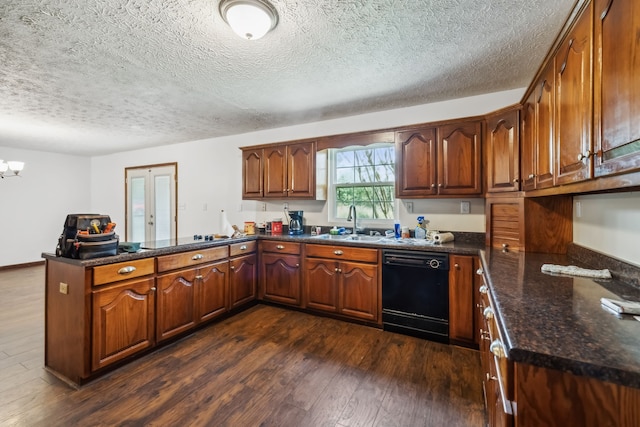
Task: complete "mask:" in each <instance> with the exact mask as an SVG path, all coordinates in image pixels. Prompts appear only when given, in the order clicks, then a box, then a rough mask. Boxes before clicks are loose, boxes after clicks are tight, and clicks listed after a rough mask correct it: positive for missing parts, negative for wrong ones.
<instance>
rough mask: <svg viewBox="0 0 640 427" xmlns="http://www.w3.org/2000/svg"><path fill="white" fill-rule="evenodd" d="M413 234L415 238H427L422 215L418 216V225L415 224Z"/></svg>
mask: <svg viewBox="0 0 640 427" xmlns="http://www.w3.org/2000/svg"><path fill="white" fill-rule="evenodd" d="M414 236H415V238H416V239H426V238H427V230H426V227H425V225H424V217H423V216H419V217H418V225H417V226H416V230H415V232H414Z"/></svg>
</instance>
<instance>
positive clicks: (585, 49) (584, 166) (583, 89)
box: [555, 3, 628, 185]
mask: <svg viewBox="0 0 640 427" xmlns="http://www.w3.org/2000/svg"><path fill="white" fill-rule="evenodd" d="M592 9H593V7H592V4H591V3H590V4H589V6H588V7H587V8H586V9H585V11H584V12H583V13H582V15H581V16H580V17H579V18H578V21H577V22H576V25H575V27H574V28H573V29H572V30H571V31H570V32H569V34H568V35H567V38H566V39H565V40H564V42H563V43H562V45H561V46H560V49H559V50H558V53H557V55H556V108H555V111H556V120H555V123H556V132H555V137H556V139H555V144H556V154H557V157H556V168H555V173H556V185H562V184H567V183H570V182H576V181H583V180H586V179H589V178H591V164H592V159H591V157H590V156H591V150H592V143H591V120H592V117H591V105H592V104H591V92H592V91H591V12H592ZM625 13H628V11H626V12H625Z"/></svg>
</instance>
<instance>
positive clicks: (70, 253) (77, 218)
mask: <svg viewBox="0 0 640 427" xmlns="http://www.w3.org/2000/svg"><path fill="white" fill-rule="evenodd" d="M112 227H113V223H111V218H110V217H109V216H108V215H98V214H69V215H67V219H66V220H65V222H64V228H63V230H62V234H61V235H60V238H59V239H58V247H57V248H56V255H57V256H62V257H66V258H77V259H89V258H100V257H105V256H111V255H116V254H117V253H118V240H119V238H118V235H117V234H116V233H115V231H113V229H112Z"/></svg>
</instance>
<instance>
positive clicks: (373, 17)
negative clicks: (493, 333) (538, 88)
mask: <svg viewBox="0 0 640 427" xmlns="http://www.w3.org/2000/svg"><path fill="white" fill-rule="evenodd" d="M272 3H273V5H274V6H275V7H276V9H277V10H278V13H279V17H280V20H279V23H278V26H277V27H276V28H275V30H274V31H272V32H271V33H269V34H267V35H266V36H265V37H264V38H262V39H260V40H255V41H246V40H243V39H240V38H239V37H237V36H236V35H235V34H234V33H233V32H232V31H231V29H230V28H229V27H228V26H227V25H226V24H225V23H224V21H223V20H222V18H221V17H220V16H219V14H218V0H83V1H70V0H40V1H37V0H28V1H27V0H2V1H1V2H0V146H12V147H20V148H26V149H37V150H44V151H51V152H60V153H75V154H80V155H95V154H105V153H111V152H117V151H124V150H130V149H135V148H144V147H151V146H158V145H163V144H171V143H177V142H184V141H191V140H198V139H204V138H211V137H217V136H223V135H232V134H239V133H244V132H250V131H255V130H260V129H267V128H275V127H281V126H288V125H293V124H299V123H306V122H312V121H318V120H325V119H332V118H337V117H344V116H349V115H354V114H361V113H368V112H374V111H380V110H386V109H391V108H399V107H405V106H412V105H418V104H426V103H431V102H436V101H442V100H446V99H453V98H460V97H466V96H472V95H478V94H482V93H489V92H495V91H500V90H507V89H514V88H518V87H524V86H527V85H528V84H529V82H530V80H531V79H532V78H533V75H534V73H535V72H536V70H537V68H538V66H539V65H540V63H541V61H542V59H543V56H544V55H545V54H546V52H547V50H548V49H549V47H550V46H551V44H552V42H553V40H554V38H555V37H556V35H557V33H558V32H559V30H560V28H561V27H562V25H563V23H564V21H565V19H566V18H567V16H568V14H569V12H570V9H571V7H572V6H573V4H574V0H539V1H530V0H495V1H486V2H483V1H478V0H432V1H428V0H424V1H418V0H414V1H412V0H377V1H370V0H327V1H322V2H318V1H317V0H272Z"/></svg>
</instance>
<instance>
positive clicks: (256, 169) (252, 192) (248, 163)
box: [242, 148, 264, 199]
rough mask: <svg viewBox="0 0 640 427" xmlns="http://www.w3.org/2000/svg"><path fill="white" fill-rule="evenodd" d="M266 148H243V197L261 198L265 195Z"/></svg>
mask: <svg viewBox="0 0 640 427" xmlns="http://www.w3.org/2000/svg"><path fill="white" fill-rule="evenodd" d="M263 173H264V150H263V149H262V148H259V149H243V150H242V198H243V199H260V198H262V196H263V183H264V180H263Z"/></svg>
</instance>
